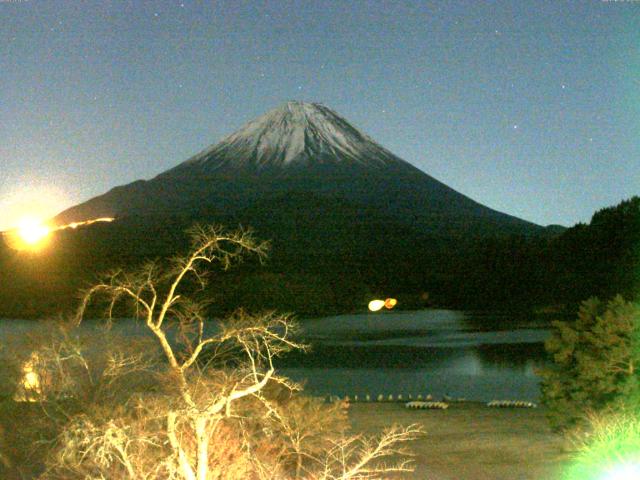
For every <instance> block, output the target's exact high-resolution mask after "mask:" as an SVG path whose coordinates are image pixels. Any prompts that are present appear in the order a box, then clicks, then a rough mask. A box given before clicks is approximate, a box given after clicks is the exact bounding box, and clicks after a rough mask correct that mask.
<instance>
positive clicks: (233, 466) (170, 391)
mask: <svg viewBox="0 0 640 480" xmlns="http://www.w3.org/2000/svg"><path fill="white" fill-rule="evenodd" d="M191 234H192V239H193V243H192V248H191V250H190V253H189V254H188V255H186V256H183V257H177V258H175V259H173V260H172V261H171V262H170V263H169V265H168V266H166V267H163V266H162V265H161V264H159V263H147V264H146V265H144V266H143V267H142V268H140V269H138V270H137V271H135V272H125V271H116V272H112V273H111V274H109V275H106V276H105V277H104V278H103V279H102V281H101V282H100V283H98V284H96V285H94V286H93V287H91V288H90V289H89V290H87V291H86V292H85V293H84V294H83V296H82V302H81V305H80V308H79V309H78V312H77V315H76V320H75V322H76V325H80V323H81V322H82V320H83V318H84V316H85V315H86V313H87V311H88V308H89V306H90V305H91V304H92V303H94V300H97V299H98V297H100V298H102V299H103V300H106V302H105V303H106V305H107V317H108V319H109V321H111V319H112V318H113V317H114V312H116V311H119V310H118V309H119V308H121V306H120V304H121V303H123V302H124V303H125V304H127V305H128V306H129V307H131V308H132V311H133V312H134V315H135V317H136V318H137V319H139V320H140V321H142V322H143V323H144V325H145V326H146V328H147V329H148V330H149V331H150V332H151V333H152V334H153V337H154V338H155V339H156V340H157V343H158V344H159V345H160V348H161V351H162V355H163V357H164V359H165V360H166V362H164V363H165V365H166V367H165V371H164V372H163V371H162V370H158V371H156V372H155V373H154V374H155V375H156V376H157V377H158V378H160V379H161V380H160V383H161V384H162V387H161V388H159V389H156V391H154V392H145V391H142V392H132V393H131V394H130V396H129V397H128V398H127V399H126V401H125V402H124V403H123V404H122V405H118V406H115V407H113V411H112V412H111V413H110V414H108V415H103V416H102V417H99V416H94V417H95V418H92V416H91V415H89V414H84V415H78V416H76V417H75V418H73V420H72V421H71V422H70V423H69V424H68V425H67V426H66V427H65V429H64V431H63V433H62V435H60V436H59V438H58V448H57V450H56V452H57V453H56V454H55V455H53V456H52V457H51V459H50V462H49V468H48V470H47V472H46V474H45V478H52V479H53V478H130V479H160V478H162V479H168V480H171V479H181V480H211V479H232V478H255V479H261V478H265V479H266V478H317V479H326V480H330V479H344V480H347V479H351V478H359V479H364V478H379V477H381V476H384V475H383V473H384V472H388V473H391V472H403V471H407V470H408V469H409V464H408V463H407V461H405V460H401V461H400V463H398V464H394V465H391V466H385V465H384V464H379V463H378V460H380V459H381V458H383V457H385V458H386V457H389V456H391V455H396V454H399V455H404V453H405V452H404V451H403V450H398V449H396V448H395V446H396V445H399V444H401V443H403V442H405V441H407V440H409V439H412V438H415V436H416V435H417V434H419V433H420V429H419V428H416V427H415V426H411V427H408V428H405V429H394V430H391V431H389V432H386V433H385V434H383V436H382V437H380V439H378V441H373V440H370V439H363V438H360V437H348V436H346V435H345V434H344V430H345V429H344V428H343V427H338V426H336V424H335V423H336V422H333V420H332V419H335V418H338V417H339V415H337V410H336V409H335V408H332V407H329V408H327V407H324V408H323V407H322V406H321V405H320V404H319V403H318V402H317V401H316V402H315V403H314V402H309V401H304V400H301V398H302V397H299V396H297V395H294V392H296V391H297V390H299V389H300V387H299V386H298V385H296V384H295V383H293V382H291V381H290V380H288V379H287V378H284V377H282V376H279V375H277V374H276V369H275V367H274V359H275V358H276V357H277V356H279V355H281V354H283V353H285V352H287V351H289V350H291V349H304V348H305V346H304V345H303V344H301V343H299V342H298V341H297V340H296V339H295V335H294V333H295V332H296V328H297V327H296V324H295V322H293V321H292V319H291V318H290V317H289V316H288V315H278V314H275V313H266V314H262V315H250V314H248V313H246V312H244V311H242V310H239V311H237V312H235V313H234V314H233V315H231V316H230V317H229V318H226V319H225V320H224V321H220V320H216V321H213V320H211V319H209V318H208V317H207V313H206V311H207V306H208V304H207V302H206V301H204V300H199V299H198V298H194V297H193V296H190V295H188V293H189V292H190V291H192V290H193V287H197V288H198V289H203V288H204V287H205V285H206V278H207V272H208V271H209V270H210V268H209V267H211V266H212V265H214V264H217V265H218V266H219V267H222V269H225V270H226V269H228V268H229V267H231V266H232V265H233V264H234V263H237V262H238V261H240V260H241V259H242V257H243V256H245V255H247V254H253V255H255V256H257V257H258V259H260V260H262V259H264V258H265V255H266V252H267V248H268V245H267V243H265V242H259V241H257V240H256V239H255V238H254V237H253V235H252V234H251V232H249V231H245V230H240V231H236V232H228V231H226V230H224V229H221V228H218V227H210V226H206V227H202V226H199V227H196V228H194V229H193V230H192V231H191ZM116 360H117V361H116ZM116 360H114V361H115V362H116V363H117V365H119V366H120V367H121V368H122V369H124V370H125V371H129V370H131V364H130V361H131V362H133V363H135V362H136V360H135V358H133V357H122V358H120V357H118V359H116ZM118 362H119V363H118ZM146 371H147V372H148V369H147V370H146ZM138 373H140V374H145V373H144V372H143V371H142V370H140V371H139V372H138ZM105 408H108V406H107V407H105ZM96 418H98V420H96ZM305 419H306V421H305ZM332 422H333V423H332ZM341 425H342V424H341ZM223 457H224V459H223ZM232 457H233V458H232ZM230 458H231V460H230ZM403 458H404V457H403ZM225 462H226V463H225ZM376 465H377V466H376Z"/></svg>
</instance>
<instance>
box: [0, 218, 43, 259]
mask: <svg viewBox="0 0 640 480" xmlns="http://www.w3.org/2000/svg"><path fill="white" fill-rule="evenodd" d="M51 231H52V229H51V227H49V226H48V225H47V224H46V223H45V222H43V221H42V220H41V219H39V218H36V217H24V218H22V219H21V220H20V221H19V222H18V226H17V228H15V229H13V230H9V231H8V232H5V233H4V237H5V241H6V242H7V245H9V247H11V248H13V249H14V250H31V251H38V250H40V249H42V248H43V247H44V246H45V245H46V244H47V243H48V241H49V237H50V236H51Z"/></svg>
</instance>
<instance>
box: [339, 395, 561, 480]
mask: <svg viewBox="0 0 640 480" xmlns="http://www.w3.org/2000/svg"><path fill="white" fill-rule="evenodd" d="M348 412H349V413H348V416H349V421H350V423H351V431H352V433H355V434H365V435H375V434H377V433H379V432H380V431H382V430H383V429H384V428H385V427H389V426H391V425H392V424H400V425H409V424H412V423H418V424H420V425H422V426H423V428H424V430H425V432H426V433H425V435H424V436H423V437H421V438H419V439H417V440H416V441H414V442H411V443H409V444H408V445H407V447H408V449H409V450H411V451H412V452H413V454H414V455H415V456H414V457H413V459H414V462H415V463H414V465H415V467H416V469H415V471H414V472H413V473H410V474H406V475H403V476H398V478H406V479H415V480H418V479H421V480H516V479H517V480H540V479H545V480H559V479H560V476H561V472H562V467H563V465H564V464H565V463H566V461H567V454H566V453H563V451H562V448H563V445H564V441H563V438H562V436H561V435H560V434H557V433H554V432H552V431H551V429H550V428H549V426H548V422H547V420H546V418H545V409H544V408H543V407H538V408H533V409H532V408H489V407H486V406H485V404H484V403H480V402H453V403H450V404H449V408H448V409H447V410H413V409H408V408H405V406H404V403H399V402H368V403H365V402H362V403H360V402H357V403H351V404H349V409H348Z"/></svg>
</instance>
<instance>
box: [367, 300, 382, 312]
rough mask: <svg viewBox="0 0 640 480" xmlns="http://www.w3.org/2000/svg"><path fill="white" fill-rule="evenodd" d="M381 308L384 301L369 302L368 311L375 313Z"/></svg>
mask: <svg viewBox="0 0 640 480" xmlns="http://www.w3.org/2000/svg"><path fill="white" fill-rule="evenodd" d="M382 307H384V300H371V301H370V302H369V310H371V311H372V312H377V311H378V310H380V309H381V308H382Z"/></svg>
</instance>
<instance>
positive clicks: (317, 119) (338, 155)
mask: <svg viewBox="0 0 640 480" xmlns="http://www.w3.org/2000/svg"><path fill="white" fill-rule="evenodd" d="M311 162H313V163H349V164H358V165H361V166H371V167H382V166H384V165H387V164H389V163H397V162H400V163H405V162H404V161H402V160H400V159H399V158H397V157H396V156H395V155H393V154H392V153H391V152H389V151H388V150H386V149H385V148H383V147H382V146H380V145H378V144H377V143H376V142H374V141H373V140H372V139H371V138H369V137H368V136H367V135H365V134H364V133H362V132H360V131H359V130H358V129H357V128H355V127H353V126H352V125H351V124H349V122H347V121H346V120H345V119H344V118H342V117H341V116H340V115H338V114H337V113H336V112H334V111H333V110H331V109H330V108H328V107H326V106H324V105H322V104H318V103H305V102H297V101H292V102H287V103H285V104H284V105H281V106H280V107H278V108H275V109H273V110H271V111H269V112H267V113H266V114H264V115H262V116H260V117H258V118H257V119H255V120H253V121H251V122H249V123H247V124H246V125H245V126H243V127H242V128H240V129H239V130H238V131H236V132H234V133H232V134H231V135H229V136H227V137H225V138H224V139H222V140H221V141H220V142H219V143H218V144H216V145H213V146H211V147H209V148H207V149H205V150H203V151H202V152H200V153H198V154H197V155H195V156H193V157H191V158H190V159H189V160H187V161H185V162H183V163H182V164H180V165H179V166H177V167H176V168H175V169H173V170H171V171H169V172H167V173H170V172H171V173H179V172H182V173H184V171H185V169H189V170H190V169H191V168H193V167H195V168H196V169H198V170H201V171H202V170H204V171H215V170H218V169H220V168H239V167H254V168H257V169H258V170H262V169H267V168H288V167H290V166H292V165H296V166H302V165H307V164H309V163H311Z"/></svg>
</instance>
